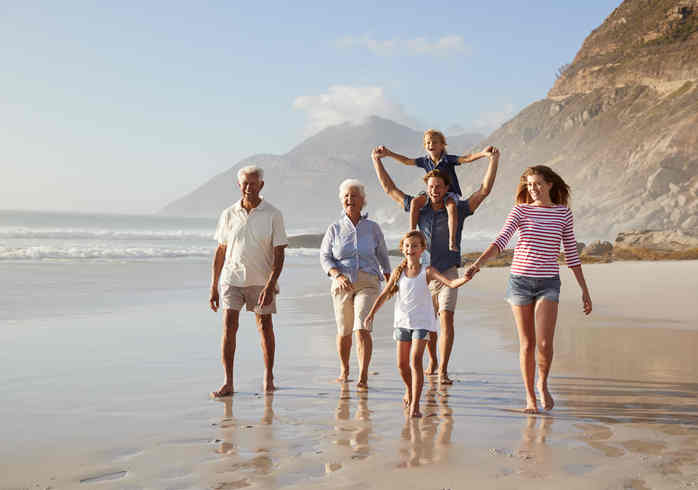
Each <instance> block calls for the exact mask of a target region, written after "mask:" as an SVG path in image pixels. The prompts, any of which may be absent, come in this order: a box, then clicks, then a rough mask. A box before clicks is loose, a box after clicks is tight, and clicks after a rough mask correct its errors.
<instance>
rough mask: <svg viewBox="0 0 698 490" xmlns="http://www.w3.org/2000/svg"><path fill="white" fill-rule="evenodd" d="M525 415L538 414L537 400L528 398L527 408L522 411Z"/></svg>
mask: <svg viewBox="0 0 698 490" xmlns="http://www.w3.org/2000/svg"><path fill="white" fill-rule="evenodd" d="M522 412H523V413H528V414H534V413H538V405H537V404H536V398H535V397H533V398H530V397H528V396H527V397H526V408H524V409H523V410H522Z"/></svg>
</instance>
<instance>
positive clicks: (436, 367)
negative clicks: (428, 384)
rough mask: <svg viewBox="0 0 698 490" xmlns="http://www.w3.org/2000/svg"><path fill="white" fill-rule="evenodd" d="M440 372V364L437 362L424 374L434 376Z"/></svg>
mask: <svg viewBox="0 0 698 490" xmlns="http://www.w3.org/2000/svg"><path fill="white" fill-rule="evenodd" d="M438 370H439V364H438V363H436V362H432V363H431V364H429V367H428V368H427V369H425V370H424V374H427V375H429V376H433V375H434V374H436V373H437V371H438Z"/></svg>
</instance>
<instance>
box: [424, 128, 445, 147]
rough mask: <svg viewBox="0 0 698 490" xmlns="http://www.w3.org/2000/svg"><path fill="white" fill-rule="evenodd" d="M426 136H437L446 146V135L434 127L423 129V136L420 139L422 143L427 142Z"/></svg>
mask: <svg viewBox="0 0 698 490" xmlns="http://www.w3.org/2000/svg"><path fill="white" fill-rule="evenodd" d="M427 136H431V137H432V138H433V137H437V138H439V139H440V140H441V143H443V145H444V146H446V137H445V136H444V134H443V133H442V132H441V131H437V130H436V129H427V130H426V131H424V138H423V140H422V142H423V143H424V144H426V142H427Z"/></svg>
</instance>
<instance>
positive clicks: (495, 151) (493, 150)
mask: <svg viewBox="0 0 698 490" xmlns="http://www.w3.org/2000/svg"><path fill="white" fill-rule="evenodd" d="M482 153H483V154H484V155H485V156H486V157H489V158H493V157H498V156H499V148H497V147H495V146H488V147H487V148H485V149H484V150H482Z"/></svg>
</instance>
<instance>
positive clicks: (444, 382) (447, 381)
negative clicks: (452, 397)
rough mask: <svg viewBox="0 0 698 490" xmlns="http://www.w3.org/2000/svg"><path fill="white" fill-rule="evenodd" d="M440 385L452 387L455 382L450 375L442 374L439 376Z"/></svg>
mask: <svg viewBox="0 0 698 490" xmlns="http://www.w3.org/2000/svg"><path fill="white" fill-rule="evenodd" d="M439 383H441V384H442V385H452V384H453V380H452V379H451V378H449V377H448V374H446V373H440V374H439Z"/></svg>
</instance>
